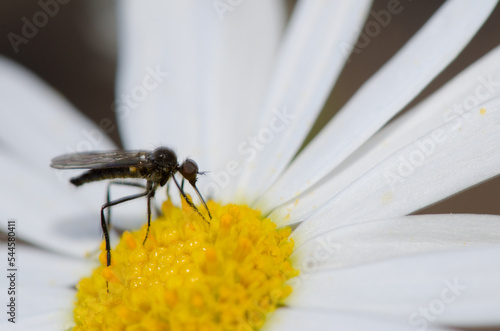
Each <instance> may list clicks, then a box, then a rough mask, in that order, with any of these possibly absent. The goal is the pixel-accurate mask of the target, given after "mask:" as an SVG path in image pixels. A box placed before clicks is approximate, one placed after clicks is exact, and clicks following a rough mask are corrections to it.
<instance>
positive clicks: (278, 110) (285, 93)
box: [228, 1, 370, 201]
mask: <svg viewBox="0 0 500 331" xmlns="http://www.w3.org/2000/svg"><path fill="white" fill-rule="evenodd" d="M369 5H370V3H369V2H368V1H351V2H348V1H301V2H299V3H298V4H297V8H296V9H295V10H294V14H293V17H292V19H291V22H290V27H289V28H288V30H287V34H286V36H285V37H284V40H283V47H282V48H281V49H280V53H279V55H278V58H277V62H276V63H277V67H276V69H275V71H274V72H273V76H272V80H271V83H270V86H269V91H268V94H267V97H266V100H265V102H264V104H263V105H262V108H260V109H261V111H260V115H258V116H259V122H258V123H257V126H256V127H255V128H254V132H253V134H254V135H256V137H254V138H255V139H258V140H257V144H256V146H259V147H256V148H253V147H251V144H253V143H252V142H249V141H247V140H244V141H242V142H240V144H239V148H238V151H239V152H240V153H241V154H243V155H244V156H245V159H246V161H247V164H246V166H245V167H244V168H243V172H242V178H241V180H240V181H239V182H238V187H239V188H244V190H243V191H244V192H243V193H244V194H245V199H250V201H251V200H252V199H254V198H256V194H258V193H259V192H260V191H262V190H263V189H265V188H266V187H267V186H268V185H269V184H270V183H271V182H272V181H273V180H274V179H275V178H276V176H277V175H278V174H279V173H281V171H282V170H283V169H284V167H285V166H286V165H287V164H288V163H289V161H290V159H291V158H292V157H293V155H294V154H295V153H296V151H297V149H298V148H299V147H300V145H301V144H302V141H303V140H304V138H305V136H306V135H307V133H308V132H309V129H310V128H311V127H312V125H313V124H314V121H315V119H316V116H317V114H318V113H319V111H320V110H321V108H322V106H323V103H324V102H325V101H326V98H327V97H328V94H329V92H330V90H331V88H332V86H333V83H334V81H335V79H336V78H337V77H338V75H339V74H340V71H341V69H342V66H343V64H344V63H345V60H346V59H347V56H348V54H346V53H345V49H343V48H342V46H344V45H346V44H352V43H354V41H355V38H356V37H357V34H358V31H359V30H360V27H361V26H362V24H363V22H364V19H365V16H366V14H367V11H368V9H369ZM228 191H229V190H228ZM247 201H248V200H247Z"/></svg>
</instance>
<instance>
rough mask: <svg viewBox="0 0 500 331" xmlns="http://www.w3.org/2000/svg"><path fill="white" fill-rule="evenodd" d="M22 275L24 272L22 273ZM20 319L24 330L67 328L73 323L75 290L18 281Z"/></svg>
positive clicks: (19, 321) (18, 321)
mask: <svg viewBox="0 0 500 331" xmlns="http://www.w3.org/2000/svg"><path fill="white" fill-rule="evenodd" d="M20 277H22V274H20ZM18 286H19V287H18V290H19V292H18V296H17V302H18V310H17V313H18V319H17V322H16V324H17V325H19V326H18V327H19V328H20V329H22V330H32V329H31V327H34V328H35V329H36V327H39V329H38V330H50V327H53V328H52V329H51V330H66V329H68V328H69V327H71V326H72V325H74V323H73V307H74V300H75V294H76V292H75V290H71V289H63V288H57V287H40V286H35V287H32V286H24V285H23V284H22V280H20V281H19V283H18ZM18 323H19V324H18Z"/></svg>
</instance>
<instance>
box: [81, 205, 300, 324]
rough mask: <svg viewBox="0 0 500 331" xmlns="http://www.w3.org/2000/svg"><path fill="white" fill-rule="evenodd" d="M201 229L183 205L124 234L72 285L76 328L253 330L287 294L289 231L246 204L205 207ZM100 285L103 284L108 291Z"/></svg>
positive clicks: (168, 208) (292, 271)
mask: <svg viewBox="0 0 500 331" xmlns="http://www.w3.org/2000/svg"><path fill="white" fill-rule="evenodd" d="M208 207H209V209H210V211H211V213H212V216H213V219H212V220H211V221H210V225H208V224H207V222H205V221H204V220H203V219H202V218H201V217H200V216H199V215H198V214H197V213H196V212H194V211H193V210H192V209H191V208H190V207H189V206H186V205H183V208H182V209H180V208H177V207H175V206H173V205H172V204H171V203H170V202H169V201H167V202H165V203H164V204H163V213H164V215H163V216H161V217H160V218H158V219H157V220H155V221H153V222H151V229H150V233H149V237H148V239H147V241H146V243H145V244H144V245H143V244H142V242H143V240H144V237H145V234H146V225H145V226H143V227H142V229H141V230H138V231H135V232H125V233H124V234H123V236H122V238H121V241H120V242H119V243H118V246H117V247H116V249H115V250H113V251H112V252H111V254H112V264H111V266H110V267H105V265H106V257H105V254H101V256H100V261H101V266H100V267H98V268H97V269H96V270H95V271H94V272H93V274H92V276H91V277H89V278H84V279H82V280H81V281H80V283H79V284H78V286H77V287H78V294H77V303H76V307H75V310H74V318H75V322H76V326H75V328H74V330H136V331H138V330H207V331H208V330H255V329H258V328H260V327H261V326H262V324H263V323H264V320H265V318H266V315H267V314H268V313H269V312H272V311H273V310H275V309H276V307H277V306H279V305H281V304H282V303H283V300H284V299H285V298H286V297H287V296H288V295H289V294H290V293H291V287H290V286H288V285H286V284H285V281H286V280H287V279H289V278H291V277H294V276H296V275H297V274H298V271H297V270H295V269H294V268H293V267H292V265H291V263H290V260H289V256H290V254H291V253H292V250H293V241H292V239H289V238H288V237H289V235H290V232H291V230H290V228H282V229H276V225H275V224H274V223H273V222H271V221H270V220H269V219H267V218H262V217H261V216H260V213H259V212H258V211H255V210H252V209H250V208H249V207H246V206H236V205H227V206H221V205H219V204H217V203H215V202H212V201H210V202H209V203H208ZM106 282H107V283H108V287H109V293H108V291H107V287H106Z"/></svg>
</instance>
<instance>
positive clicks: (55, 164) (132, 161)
mask: <svg viewBox="0 0 500 331" xmlns="http://www.w3.org/2000/svg"><path fill="white" fill-rule="evenodd" d="M149 153H150V152H148V151H109V152H85V153H73V154H65V155H61V156H58V157H55V158H53V159H52V163H51V164H50V166H51V167H52V168H56V169H93V168H120V167H127V166H134V165H137V164H138V163H139V161H144V158H145V156H146V155H148V154H149Z"/></svg>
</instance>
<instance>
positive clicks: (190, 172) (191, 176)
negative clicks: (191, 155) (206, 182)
mask: <svg viewBox="0 0 500 331" xmlns="http://www.w3.org/2000/svg"><path fill="white" fill-rule="evenodd" d="M179 172H180V173H181V175H182V177H184V178H185V179H186V180H187V181H188V182H189V183H190V184H191V185H193V186H194V185H195V183H196V179H197V176H198V165H197V164H196V162H194V161H193V160H192V159H186V160H185V161H184V162H183V163H182V164H181V165H180V167H179Z"/></svg>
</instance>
